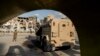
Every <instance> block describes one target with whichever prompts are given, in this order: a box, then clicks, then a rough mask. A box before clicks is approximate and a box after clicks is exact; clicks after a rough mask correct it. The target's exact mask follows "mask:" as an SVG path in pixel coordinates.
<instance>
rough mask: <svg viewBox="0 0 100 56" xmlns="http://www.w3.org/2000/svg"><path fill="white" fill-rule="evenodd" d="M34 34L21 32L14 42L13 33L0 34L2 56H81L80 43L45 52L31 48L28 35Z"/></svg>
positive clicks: (0, 53)
mask: <svg viewBox="0 0 100 56" xmlns="http://www.w3.org/2000/svg"><path fill="white" fill-rule="evenodd" d="M29 35H31V36H33V37H34V34H29V33H19V34H18V38H17V41H16V42H12V37H13V35H12V33H5V34H4V33H1V34H0V56H80V50H79V44H77V45H76V47H75V48H74V49H69V50H59V51H54V52H43V51H42V50H41V49H39V48H37V47H34V48H32V49H29V48H27V47H26V44H27V43H28V42H29V41H28V40H29V39H30V38H28V36H29Z"/></svg>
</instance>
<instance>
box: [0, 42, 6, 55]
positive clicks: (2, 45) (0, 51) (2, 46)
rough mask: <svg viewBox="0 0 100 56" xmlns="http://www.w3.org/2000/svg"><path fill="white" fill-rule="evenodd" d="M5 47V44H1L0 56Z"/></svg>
mask: <svg viewBox="0 0 100 56" xmlns="http://www.w3.org/2000/svg"><path fill="white" fill-rule="evenodd" d="M4 46H5V44H4V43H0V56H1V55H2V54H3V50H4Z"/></svg>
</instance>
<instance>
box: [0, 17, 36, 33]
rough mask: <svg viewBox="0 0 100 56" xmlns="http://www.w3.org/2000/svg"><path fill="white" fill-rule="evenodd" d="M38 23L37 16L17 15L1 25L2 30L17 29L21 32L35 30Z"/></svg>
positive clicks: (11, 30)
mask: <svg viewBox="0 0 100 56" xmlns="http://www.w3.org/2000/svg"><path fill="white" fill-rule="evenodd" d="M36 23H37V17H35V16H33V17H15V18H13V19H12V20H9V21H8V22H6V23H5V24H3V25H1V27H0V29H1V31H2V30H3V31H10V32H13V31H14V30H15V29H17V30H18V31H19V32H29V31H30V30H31V31H35V30H34V29H35V28H36Z"/></svg>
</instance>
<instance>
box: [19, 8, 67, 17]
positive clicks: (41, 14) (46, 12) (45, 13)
mask: <svg viewBox="0 0 100 56" xmlns="http://www.w3.org/2000/svg"><path fill="white" fill-rule="evenodd" d="M48 15H54V17H56V18H64V17H67V16H65V15H64V14H63V13H61V12H58V11H55V10H47V9H42V10H33V11H30V12H26V13H24V14H21V15H19V16H18V17H30V16H37V19H43V18H44V17H46V16H48Z"/></svg>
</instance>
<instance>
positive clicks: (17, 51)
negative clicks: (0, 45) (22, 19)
mask: <svg viewBox="0 0 100 56" xmlns="http://www.w3.org/2000/svg"><path fill="white" fill-rule="evenodd" d="M17 55H19V56H20V55H21V56H25V55H26V54H25V51H24V49H23V48H22V47H21V46H18V45H16V46H11V47H9V50H8V53H7V54H6V56H17Z"/></svg>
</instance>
